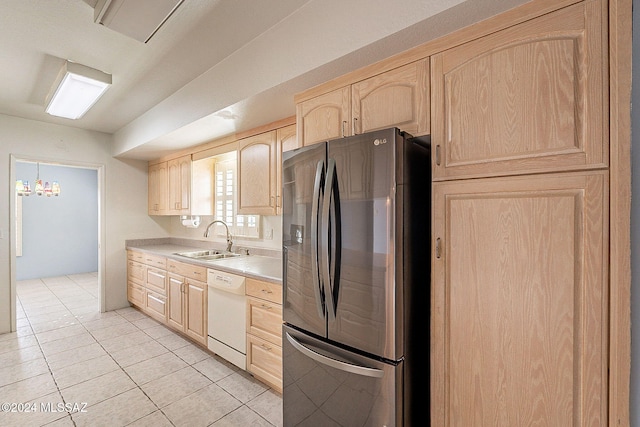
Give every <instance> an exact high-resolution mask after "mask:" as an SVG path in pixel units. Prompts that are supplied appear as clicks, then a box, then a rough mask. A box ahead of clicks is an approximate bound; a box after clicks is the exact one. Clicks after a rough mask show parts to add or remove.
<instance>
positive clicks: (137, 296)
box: [127, 282, 145, 308]
mask: <svg viewBox="0 0 640 427" xmlns="http://www.w3.org/2000/svg"><path fill="white" fill-rule="evenodd" d="M127 299H128V300H129V302H130V303H131V304H133V305H135V306H138V307H140V308H144V299H145V290H144V287H142V286H140V285H139V284H137V283H134V282H129V283H128V284H127Z"/></svg>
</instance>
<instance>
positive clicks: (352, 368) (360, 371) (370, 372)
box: [285, 332, 384, 378]
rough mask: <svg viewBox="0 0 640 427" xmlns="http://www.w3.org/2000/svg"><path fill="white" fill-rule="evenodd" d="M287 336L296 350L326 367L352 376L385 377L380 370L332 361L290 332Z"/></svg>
mask: <svg viewBox="0 0 640 427" xmlns="http://www.w3.org/2000/svg"><path fill="white" fill-rule="evenodd" d="M285 334H286V335H287V340H288V341H289V342H290V343H291V345H292V346H293V347H295V349H296V350H298V351H299V352H300V353H302V354H304V355H305V356H307V357H309V358H311V359H313V360H315V361H316V362H320V363H322V364H324V365H327V366H330V367H332V368H335V369H338V370H340V371H343V372H351V373H352V374H356V375H361V376H364V377H371V378H382V377H383V376H384V372H383V371H382V370H380V369H374V368H367V367H366V366H359V365H353V364H351V363H346V362H342V361H340V360H336V359H332V358H330V357H327V356H325V355H322V354H320V353H316V352H315V351H313V350H311V349H309V348H307V347H305V346H304V344H302V343H301V342H299V341H298V340H296V339H295V338H294V337H292V336H291V335H289V332H285Z"/></svg>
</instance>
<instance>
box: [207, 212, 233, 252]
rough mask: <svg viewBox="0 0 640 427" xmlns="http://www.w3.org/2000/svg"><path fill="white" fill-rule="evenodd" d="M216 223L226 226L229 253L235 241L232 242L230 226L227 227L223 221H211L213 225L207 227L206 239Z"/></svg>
mask: <svg viewBox="0 0 640 427" xmlns="http://www.w3.org/2000/svg"><path fill="white" fill-rule="evenodd" d="M216 222H219V223H220V224H222V225H224V228H226V229H227V252H231V245H233V240H231V237H232V236H231V233H229V226H228V225H227V223H226V222H224V221H222V220H221V219H216V220H215V221H211V223H210V224H209V225H207V229H206V230H205V231H204V237H209V230H211V226H213V224H215V223H216Z"/></svg>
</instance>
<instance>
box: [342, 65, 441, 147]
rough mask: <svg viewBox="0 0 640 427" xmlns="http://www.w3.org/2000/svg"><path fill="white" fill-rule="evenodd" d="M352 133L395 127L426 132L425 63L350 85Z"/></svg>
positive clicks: (411, 131) (427, 107)
mask: <svg viewBox="0 0 640 427" xmlns="http://www.w3.org/2000/svg"><path fill="white" fill-rule="evenodd" d="M352 102H353V114H352V115H353V133H365V132H370V131H374V130H377V129H384V128H389V127H398V128H400V129H402V130H403V131H405V132H409V133H410V134H412V135H414V136H415V135H422V134H426V133H428V132H429V120H430V117H429V62H428V60H426V59H425V60H422V61H418V62H415V63H412V64H408V65H405V66H403V67H400V68H398V69H395V70H391V71H389V72H386V73H384V74H381V75H379V76H375V77H372V78H370V79H367V80H363V81H361V82H358V83H355V84H354V85H353V86H352Z"/></svg>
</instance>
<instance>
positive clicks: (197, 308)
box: [185, 280, 207, 345]
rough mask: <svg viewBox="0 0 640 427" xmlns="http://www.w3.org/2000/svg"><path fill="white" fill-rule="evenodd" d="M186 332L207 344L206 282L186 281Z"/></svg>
mask: <svg viewBox="0 0 640 427" xmlns="http://www.w3.org/2000/svg"><path fill="white" fill-rule="evenodd" d="M185 328H186V333H187V335H189V336H190V337H191V338H193V339H194V340H196V341H198V342H199V343H201V344H204V345H206V344H207V284H206V283H201V282H196V281H194V280H189V281H188V282H187V311H186V325H185Z"/></svg>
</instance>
